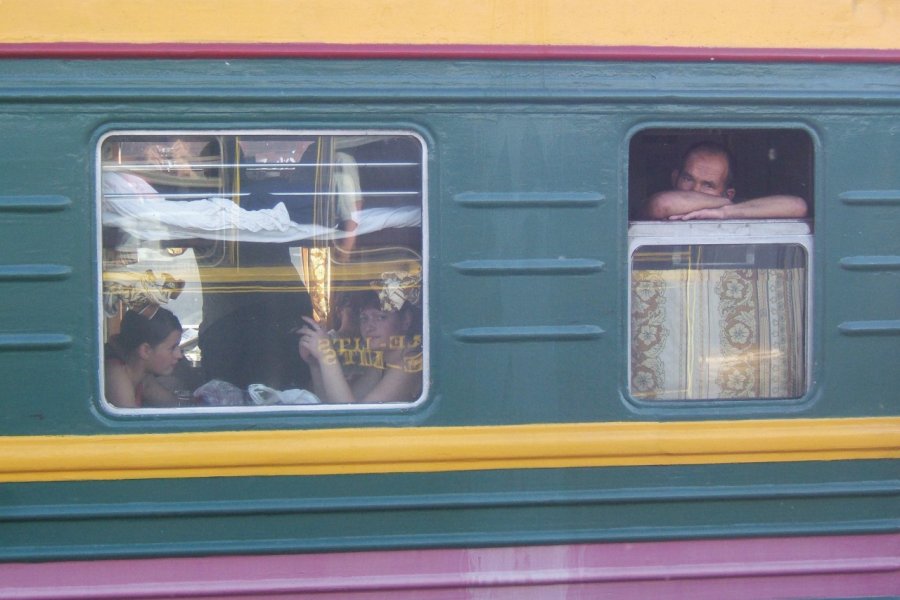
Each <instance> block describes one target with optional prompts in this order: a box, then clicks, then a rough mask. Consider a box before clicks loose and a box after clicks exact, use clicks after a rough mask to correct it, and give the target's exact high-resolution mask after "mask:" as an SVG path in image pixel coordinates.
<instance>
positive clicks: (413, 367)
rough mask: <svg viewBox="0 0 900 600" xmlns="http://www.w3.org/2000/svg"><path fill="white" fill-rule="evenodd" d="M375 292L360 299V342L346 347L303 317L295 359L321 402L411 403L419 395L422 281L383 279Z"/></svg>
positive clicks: (404, 276) (405, 276)
mask: <svg viewBox="0 0 900 600" xmlns="http://www.w3.org/2000/svg"><path fill="white" fill-rule="evenodd" d="M379 286H380V289H379V290H378V291H367V292H361V293H360V294H361V299H360V302H359V305H360V311H359V331H360V337H361V340H360V341H359V343H357V344H351V345H350V347H347V346H345V345H342V344H340V343H338V345H337V347H335V346H334V345H333V341H332V339H331V338H330V337H329V335H328V333H327V332H326V331H325V329H324V328H323V327H321V326H320V325H319V324H318V323H316V322H315V321H313V320H312V319H310V318H309V317H304V320H305V321H306V325H305V326H304V327H303V328H301V329H300V330H299V332H298V333H299V334H300V342H299V350H300V357H301V358H302V359H303V360H304V361H306V363H307V364H308V365H309V367H310V372H311V374H312V383H313V386H312V387H313V392H314V393H315V394H316V395H317V396H318V397H319V399H320V400H321V401H322V402H325V403H331V404H350V403H364V404H369V403H382V402H411V401H413V400H415V399H416V398H417V397H418V396H419V394H421V391H422V336H421V316H420V313H419V298H420V290H421V276H420V275H419V274H418V273H385V274H384V278H383V280H382V281H381V282H380V283H379ZM351 367H352V368H351Z"/></svg>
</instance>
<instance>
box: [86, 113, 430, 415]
mask: <svg viewBox="0 0 900 600" xmlns="http://www.w3.org/2000/svg"><path fill="white" fill-rule="evenodd" d="M141 136H146V137H155V136H158V137H161V138H162V137H176V136H180V137H197V138H201V137H216V136H232V137H241V136H253V137H256V138H259V137H264V136H273V137H302V136H354V137H369V136H372V137H400V136H405V137H410V138H412V139H414V140H415V141H416V142H417V143H418V144H419V149H420V153H419V157H420V165H419V169H420V174H421V190H420V194H421V263H422V264H421V267H422V283H421V318H422V333H421V336H422V389H421V393H420V395H419V397H418V398H416V399H415V400H413V401H410V402H385V403H350V404H326V403H321V404H298V405H263V406H252V405H243V406H173V407H141V408H121V407H116V406H114V405H112V404H111V403H110V402H108V401H107V400H106V394H105V389H104V387H105V386H104V378H105V365H104V362H105V361H104V335H103V322H104V318H105V315H104V309H103V275H104V266H103V260H102V256H103V226H104V225H103V208H102V201H103V200H102V196H103V193H102V178H103V148H104V144H105V143H107V142H108V141H109V140H110V139H111V138H116V137H121V138H127V137H141ZM430 150H431V149H430V146H429V142H428V139H427V138H426V136H424V135H422V134H421V133H420V132H418V131H416V130H414V129H411V128H407V127H402V128H392V127H389V128H372V127H358V128H356V127H321V128H319V127H297V128H277V129H276V128H260V129H252V128H245V127H237V128H220V127H217V128H210V129H192V128H189V127H185V128H165V129H148V128H146V127H136V128H128V127H124V126H116V127H115V128H114V129H109V130H106V131H104V132H103V133H102V134H101V135H100V136H98V137H97V138H95V142H94V161H93V166H94V190H93V199H94V213H95V214H94V222H95V227H96V232H95V252H96V254H95V256H96V257H97V260H96V272H95V275H94V280H95V283H96V287H95V293H96V298H97V301H96V302H95V304H96V309H97V312H96V315H97V317H96V318H97V321H96V327H97V331H98V336H97V340H98V348H97V357H98V358H97V361H98V363H99V368H98V371H97V373H98V379H97V381H96V385H97V390H98V394H97V404H98V405H99V407H100V409H101V411H102V412H103V413H106V414H108V415H111V416H115V417H127V418H143V417H149V418H153V417H159V416H166V417H185V418H195V417H197V416H201V415H202V416H204V417H209V418H215V417H217V416H235V415H236V416H249V415H254V414H258V415H263V414H271V413H276V414H285V413H287V414H296V415H304V414H306V415H308V414H323V413H324V414H328V415H335V414H336V413H338V414H340V413H347V414H353V413H360V412H363V413H373V412H375V413H384V412H388V413H405V412H409V411H411V410H414V409H417V408H419V407H420V406H421V405H423V404H424V403H426V402H427V400H428V398H429V396H430V381H431V341H430V340H431V333H430V325H429V324H430V285H429V281H430V269H429V262H430V260H429V247H430V244H429V204H430V202H429V197H430V193H429V192H430V180H429V155H430Z"/></svg>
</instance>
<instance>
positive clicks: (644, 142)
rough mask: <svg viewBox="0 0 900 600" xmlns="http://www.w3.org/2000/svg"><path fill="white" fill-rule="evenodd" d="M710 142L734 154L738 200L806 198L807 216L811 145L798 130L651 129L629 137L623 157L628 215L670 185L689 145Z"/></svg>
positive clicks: (633, 215) (632, 215)
mask: <svg viewBox="0 0 900 600" xmlns="http://www.w3.org/2000/svg"><path fill="white" fill-rule="evenodd" d="M703 141H712V142H716V143H718V144H721V145H723V146H724V147H725V148H727V149H728V150H729V151H730V152H731V154H732V155H733V157H734V159H735V168H734V171H735V173H734V187H735V189H736V199H737V200H738V201H740V200H745V199H749V198H758V197H761V196H768V195H772V194H790V195H794V196H800V197H801V198H803V199H804V200H806V203H807V206H808V207H809V214H808V218H809V219H812V217H813V211H814V206H813V164H814V156H813V150H812V148H813V146H812V140H811V138H810V136H809V134H808V133H807V132H806V131H803V130H799V129H682V128H678V129H675V128H657V129H647V130H644V131H641V132H639V133H637V134H636V135H635V136H634V137H632V139H631V145H630V148H629V161H628V197H629V199H630V200H629V206H628V218H629V220H632V221H634V220H639V219H641V218H643V217H642V212H643V206H644V203H645V202H646V200H647V198H648V197H650V196H651V195H652V194H655V193H656V192H660V191H663V190H667V189H670V188H671V187H672V183H671V175H672V170H673V169H677V168H678V167H679V165H680V162H681V158H682V155H683V154H684V152H685V151H686V150H687V149H688V148H690V147H691V146H692V145H694V144H696V143H698V142H703Z"/></svg>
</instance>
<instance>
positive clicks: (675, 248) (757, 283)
mask: <svg viewBox="0 0 900 600" xmlns="http://www.w3.org/2000/svg"><path fill="white" fill-rule="evenodd" d="M707 140H712V141H713V142H714V143H716V144H721V145H722V146H724V147H726V148H728V149H729V150H730V151H731V152H733V153H734V159H733V160H734V161H735V162H736V164H737V165H740V167H739V168H740V170H739V171H737V172H736V173H735V174H734V181H733V186H734V188H735V189H736V190H738V193H739V194H746V196H744V197H753V198H756V197H765V196H769V195H773V194H791V195H797V196H800V197H802V198H804V199H805V201H806V202H807V203H808V204H809V206H810V213H811V206H812V193H811V192H812V181H813V171H812V165H813V156H812V143H811V140H810V138H809V135H808V134H807V133H806V132H804V131H798V130H675V129H665V130H662V129H654V130H647V131H643V132H641V133H639V134H638V135H636V136H634V138H633V139H632V143H631V151H630V170H629V174H630V180H629V191H630V194H631V197H630V209H629V212H630V216H631V222H630V224H629V235H628V237H629V290H630V294H629V309H630V319H629V342H630V360H629V371H628V381H629V392H630V395H631V396H632V397H633V398H635V399H637V400H644V401H692V400H740V399H787V398H800V397H802V396H803V395H804V394H805V393H806V391H807V388H808V385H809V365H810V356H809V352H810V351H809V341H810V336H809V330H810V329H809V324H810V294H811V289H812V288H811V284H810V280H811V272H812V270H811V264H810V261H811V257H812V248H813V236H812V230H811V227H810V222H811V221H810V220H808V219H786V218H770V219H745V220H713V219H702V220H689V221H680V220H649V219H645V218H643V216H644V210H645V204H644V203H645V201H646V199H647V198H649V197H650V196H651V195H653V194H654V193H656V192H657V191H659V190H665V189H668V188H669V187H670V186H671V185H672V180H673V172H677V170H678V169H679V164H680V163H679V161H681V160H682V159H681V157H682V156H683V155H684V153H685V151H686V149H688V148H691V147H693V145H694V144H696V143H698V142H702V141H707ZM735 150H737V151H735ZM740 190H745V191H744V192H741V191H740ZM738 200H739V199H738Z"/></svg>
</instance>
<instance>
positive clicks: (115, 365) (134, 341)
mask: <svg viewBox="0 0 900 600" xmlns="http://www.w3.org/2000/svg"><path fill="white" fill-rule="evenodd" d="M151 311H152V312H151ZM148 312H149V315H148V316H145V313H148ZM181 332H182V329H181V323H180V322H179V321H178V317H176V316H175V315H174V314H172V313H171V312H170V311H168V310H166V309H164V308H159V307H157V306H152V307H150V308H147V309H145V310H143V311H141V312H136V311H132V310H129V311H126V312H125V316H124V318H123V319H122V325H121V328H120V330H119V334H118V335H116V336H114V337H113V338H112V339H111V340H110V343H109V344H108V345H107V352H106V360H105V362H104V370H105V377H104V379H105V389H106V400H107V402H109V403H110V404H112V405H113V406H117V407H119V408H140V407H141V406H143V404H144V402H149V403H152V404H154V405H157V406H165V405H175V404H176V403H177V400H176V398H175V396H174V395H173V394H172V393H171V392H170V391H169V390H167V389H166V388H165V387H163V386H162V385H161V384H160V383H159V382H158V381H157V380H156V376H158V375H169V374H171V373H172V370H173V369H174V368H175V365H176V364H178V361H179V360H181V358H182V356H183V355H182V353H181V348H180V347H179V343H180V342H181Z"/></svg>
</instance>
